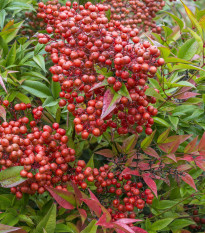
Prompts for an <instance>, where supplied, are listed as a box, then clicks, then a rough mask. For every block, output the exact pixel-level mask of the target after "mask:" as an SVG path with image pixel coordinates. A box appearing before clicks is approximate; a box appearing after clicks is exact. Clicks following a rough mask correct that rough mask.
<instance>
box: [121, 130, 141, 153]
mask: <svg viewBox="0 0 205 233" xmlns="http://www.w3.org/2000/svg"><path fill="white" fill-rule="evenodd" d="M138 137H139V136H138V135H136V134H133V135H131V136H130V137H128V138H126V139H125V140H124V141H123V145H122V149H123V150H124V151H125V152H128V151H131V150H133V149H134V148H135V145H136V143H137V139H138Z"/></svg>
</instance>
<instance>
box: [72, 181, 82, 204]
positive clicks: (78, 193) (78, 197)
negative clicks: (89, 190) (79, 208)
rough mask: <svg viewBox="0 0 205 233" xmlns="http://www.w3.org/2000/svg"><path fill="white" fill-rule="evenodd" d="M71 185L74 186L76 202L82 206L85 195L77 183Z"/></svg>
mask: <svg viewBox="0 0 205 233" xmlns="http://www.w3.org/2000/svg"><path fill="white" fill-rule="evenodd" d="M71 185H72V186H73V189H74V194H75V197H76V201H77V202H78V204H81V202H82V201H81V199H82V198H83V195H82V193H81V191H80V189H79V188H78V187H77V185H76V184H75V183H73V182H72V183H71Z"/></svg>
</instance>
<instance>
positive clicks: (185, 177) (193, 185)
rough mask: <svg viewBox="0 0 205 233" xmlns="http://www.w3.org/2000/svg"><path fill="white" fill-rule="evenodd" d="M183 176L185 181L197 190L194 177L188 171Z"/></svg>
mask: <svg viewBox="0 0 205 233" xmlns="http://www.w3.org/2000/svg"><path fill="white" fill-rule="evenodd" d="M181 178H182V180H183V181H184V182H186V183H187V184H188V185H190V186H191V187H192V188H194V189H195V190H196V191H197V189H196V185H195V183H194V179H193V178H192V177H191V176H190V175H189V174H188V173H185V172H184V173H183V175H182V176H181Z"/></svg>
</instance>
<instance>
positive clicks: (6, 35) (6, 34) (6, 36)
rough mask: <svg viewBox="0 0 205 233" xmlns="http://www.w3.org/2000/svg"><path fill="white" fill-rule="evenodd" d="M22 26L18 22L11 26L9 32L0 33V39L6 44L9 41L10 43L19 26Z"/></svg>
mask: <svg viewBox="0 0 205 233" xmlns="http://www.w3.org/2000/svg"><path fill="white" fill-rule="evenodd" d="M22 24H23V21H21V22H19V23H15V24H14V25H13V26H12V29H11V30H7V31H4V32H3V31H2V32H1V33H0V35H1V36H2V38H3V39H4V40H5V42H6V43H9V42H10V41H12V40H13V39H14V38H15V37H16V35H17V33H18V31H19V29H20V28H21V25H22Z"/></svg>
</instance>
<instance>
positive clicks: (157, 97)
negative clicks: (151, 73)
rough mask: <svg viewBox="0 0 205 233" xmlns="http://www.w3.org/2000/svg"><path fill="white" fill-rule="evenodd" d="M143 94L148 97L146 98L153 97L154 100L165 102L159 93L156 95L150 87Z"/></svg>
mask: <svg viewBox="0 0 205 233" xmlns="http://www.w3.org/2000/svg"><path fill="white" fill-rule="evenodd" d="M145 94H146V95H148V96H153V97H155V98H156V99H159V100H161V101H165V99H164V98H163V97H162V96H161V95H160V94H159V93H157V92H156V91H155V89H154V88H152V87H150V88H148V89H147V90H146V92H145Z"/></svg>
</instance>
